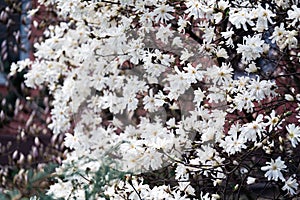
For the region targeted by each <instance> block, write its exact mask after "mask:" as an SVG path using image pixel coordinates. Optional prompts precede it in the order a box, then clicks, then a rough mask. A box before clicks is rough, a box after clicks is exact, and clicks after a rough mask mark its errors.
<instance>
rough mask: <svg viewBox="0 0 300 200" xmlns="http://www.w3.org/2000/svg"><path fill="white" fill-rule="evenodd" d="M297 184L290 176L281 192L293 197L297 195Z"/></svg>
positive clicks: (293, 177)
mask: <svg viewBox="0 0 300 200" xmlns="http://www.w3.org/2000/svg"><path fill="white" fill-rule="evenodd" d="M298 185H299V184H298V182H297V179H296V178H295V176H291V177H290V178H289V179H288V180H286V181H285V183H284V186H283V187H282V190H284V191H285V190H287V193H288V194H290V195H294V194H296V193H297V188H298Z"/></svg>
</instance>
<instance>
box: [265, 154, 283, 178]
mask: <svg viewBox="0 0 300 200" xmlns="http://www.w3.org/2000/svg"><path fill="white" fill-rule="evenodd" d="M266 164H267V166H263V167H261V170H262V171H266V173H265V177H267V178H268V180H274V181H278V178H279V179H280V180H282V181H284V180H285V179H284V177H283V174H282V172H281V171H284V170H285V169H286V165H285V164H284V161H282V160H281V157H280V156H279V157H278V158H277V159H276V160H275V161H274V160H273V159H271V162H266Z"/></svg>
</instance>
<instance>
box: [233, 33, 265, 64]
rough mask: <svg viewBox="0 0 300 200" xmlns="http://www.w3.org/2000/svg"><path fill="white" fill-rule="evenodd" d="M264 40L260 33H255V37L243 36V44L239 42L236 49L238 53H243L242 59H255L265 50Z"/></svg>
mask: <svg viewBox="0 0 300 200" xmlns="http://www.w3.org/2000/svg"><path fill="white" fill-rule="evenodd" d="M263 44H264V41H263V40H261V36H260V35H255V36H253V37H251V36H247V37H245V36H244V37H243V44H238V48H237V49H236V50H237V52H238V53H241V54H242V59H243V60H244V61H245V62H249V61H252V60H255V59H256V58H258V57H259V56H260V54H261V53H262V52H263V46H262V45H263Z"/></svg>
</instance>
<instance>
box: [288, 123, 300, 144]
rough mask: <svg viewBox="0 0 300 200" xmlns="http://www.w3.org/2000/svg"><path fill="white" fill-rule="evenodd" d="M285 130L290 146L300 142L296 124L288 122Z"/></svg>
mask: <svg viewBox="0 0 300 200" xmlns="http://www.w3.org/2000/svg"><path fill="white" fill-rule="evenodd" d="M286 130H287V131H288V135H287V138H288V139H289V140H290V141H291V143H292V146H293V147H296V146H297V145H298V142H300V128H299V126H296V125H295V124H289V125H288V126H287V127H286Z"/></svg>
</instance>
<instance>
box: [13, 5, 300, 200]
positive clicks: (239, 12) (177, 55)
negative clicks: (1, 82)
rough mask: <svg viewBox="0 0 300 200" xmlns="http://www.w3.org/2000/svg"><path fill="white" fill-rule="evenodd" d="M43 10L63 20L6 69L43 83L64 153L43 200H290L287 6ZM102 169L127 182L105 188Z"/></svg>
mask: <svg viewBox="0 0 300 200" xmlns="http://www.w3.org/2000/svg"><path fill="white" fill-rule="evenodd" d="M45 2H47V4H50V3H52V4H54V5H55V6H56V8H57V12H58V15H59V16H60V17H62V18H66V19H68V20H66V22H61V23H60V24H58V25H56V26H50V27H49V28H48V30H47V31H46V32H45V35H46V36H47V39H46V40H44V41H43V42H41V43H38V44H36V45H35V48H36V53H35V57H36V59H35V60H34V61H32V62H30V63H26V66H24V63H22V62H20V63H18V64H16V65H14V67H13V69H14V71H17V70H20V69H23V67H28V68H29V69H30V70H29V72H28V73H27V74H26V75H25V77H26V85H27V86H29V87H38V86H40V85H47V87H48V89H49V91H50V93H51V95H52V96H53V108H52V110H51V114H52V122H51V123H50V124H49V127H50V128H51V129H52V130H53V132H54V133H55V134H59V133H65V146H66V147H68V148H70V149H72V152H71V153H70V154H68V156H67V158H66V159H65V160H64V161H63V163H62V166H61V167H59V168H58V169H57V174H63V175H64V176H63V177H64V178H63V180H61V179H58V180H57V183H56V184H54V185H53V186H51V187H50V189H49V191H48V194H49V195H53V196H54V197H56V198H65V199H84V198H87V196H86V195H87V194H94V195H95V196H94V198H99V199H101V198H103V199H105V198H111V199H199V198H200V199H218V198H221V199H238V198H239V197H241V195H243V191H247V190H248V191H251V190H252V187H251V186H252V185H253V184H254V185H255V184H257V185H261V184H264V185H265V186H268V182H273V183H275V185H276V190H277V191H276V190H275V191H274V195H275V194H277V193H278V190H282V191H286V193H285V194H284V193H282V192H281V193H279V194H280V195H289V196H297V195H299V193H298V192H297V188H298V180H299V173H298V172H297V166H298V164H299V162H300V158H299V156H298V155H297V153H296V152H297V148H298V143H299V141H300V126H299V123H300V122H299V120H298V118H300V113H299V104H298V103H299V100H300V98H299V95H297V93H298V92H299V90H300V86H299V76H298V75H299V73H298V70H297V68H298V67H299V57H298V56H297V55H299V46H298V39H299V33H298V26H299V10H300V8H298V4H297V3H296V2H294V1H289V2H288V3H286V1H277V0H269V1H255V2H253V1H240V0H234V1H225V0H220V1H216V0H203V1H198V0H186V1H177V0H174V1H166V0H155V1H142V0H130V1H81V0H75V1H74V0H72V1H71V0H53V1H45ZM12 73H14V72H12ZM111 160H113V161H114V162H111ZM107 165H108V168H109V169H111V170H113V171H114V172H115V171H118V172H120V174H122V173H124V174H125V175H124V174H123V176H122V177H118V176H114V177H113V178H112V176H111V175H112V172H110V171H109V170H108V171H105V173H106V174H102V175H101V177H102V179H101V180H102V182H101V181H100V182H101V184H102V183H105V184H104V185H103V184H102V185H101V184H99V183H100V182H99V176H100V175H99V168H100V169H102V168H101V167H103V166H107ZM161 171H163V173H162V172H161ZM101 172H103V170H102V171H101ZM97 181H98V182H97ZM97 183H98V184H97ZM253 188H254V187H253ZM266 188H267V187H263V188H261V189H260V190H261V191H260V192H254V194H253V195H255V194H258V196H255V197H257V198H258V197H259V195H263V194H264V190H265V189H266ZM57 190H61V192H59V193H58V192H57ZM95 191H98V192H95ZM272 196H273V195H272ZM278 198H279V197H278Z"/></svg>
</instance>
